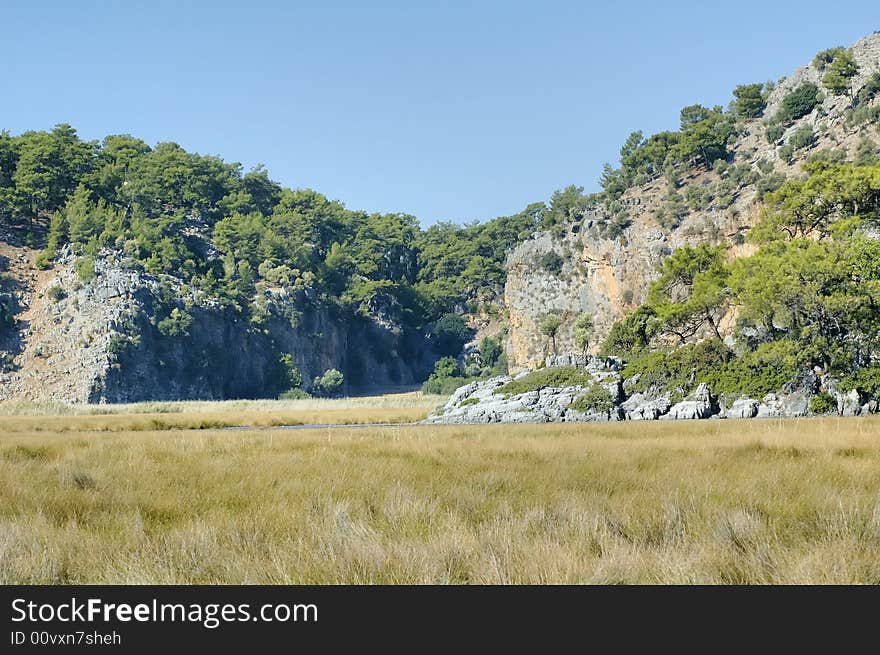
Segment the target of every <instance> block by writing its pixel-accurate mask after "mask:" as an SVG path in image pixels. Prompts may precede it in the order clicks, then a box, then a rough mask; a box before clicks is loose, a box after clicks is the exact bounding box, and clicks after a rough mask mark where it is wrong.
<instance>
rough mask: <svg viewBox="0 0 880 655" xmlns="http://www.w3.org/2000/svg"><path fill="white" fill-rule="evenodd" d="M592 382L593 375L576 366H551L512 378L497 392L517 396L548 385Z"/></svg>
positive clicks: (573, 384)
mask: <svg viewBox="0 0 880 655" xmlns="http://www.w3.org/2000/svg"><path fill="white" fill-rule="evenodd" d="M591 384H593V378H592V376H590V374H589V373H587V372H586V371H584V370H582V369H579V368H577V367H576V366H550V367H547V368H542V369H538V370H537V371H533V372H532V373H529V374H528V375H525V376H523V377H521V378H519V379H518V380H511V381H510V382H508V383H507V384H505V385H503V386H500V387H498V388H497V389H496V390H495V393H503V394H507V395H510V396H515V395H517V394H521V393H526V392H528V391H538V390H540V389H544V388H546V387H574V386H582V387H586V386H589V385H591Z"/></svg>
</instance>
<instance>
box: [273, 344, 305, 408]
mask: <svg viewBox="0 0 880 655" xmlns="http://www.w3.org/2000/svg"><path fill="white" fill-rule="evenodd" d="M278 366H279V368H280V369H281V370H280V374H281V385H279V386H281V387H282V388H283V389H284V391H283V393H282V397H283V398H295V397H299V396H285V395H284V394H290V393H293V392H297V391H302V389H300V388H299V387H301V386H302V383H303V377H302V374H301V373H300V372H299V369H297V368H296V366H294V364H293V355H291V354H290V353H282V354H281V356H280V357H278ZM303 393H305V392H304V391H303ZM306 396H308V394H306Z"/></svg>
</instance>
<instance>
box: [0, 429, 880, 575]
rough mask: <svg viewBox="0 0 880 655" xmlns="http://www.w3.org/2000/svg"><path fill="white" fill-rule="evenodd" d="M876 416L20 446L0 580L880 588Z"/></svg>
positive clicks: (2, 472) (7, 445)
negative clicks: (846, 584) (876, 585)
mask: <svg viewBox="0 0 880 655" xmlns="http://www.w3.org/2000/svg"><path fill="white" fill-rule="evenodd" d="M878 552H880V421H878V419H876V418H865V419H836V418H831V419H811V420H803V421H800V420H788V421H775V420H768V421H757V420H753V421H711V422H710V421H699V422H698V421H694V422H657V423H642V424H602V425H565V424H562V425H541V426H535V425H503V426H497V425H496V426H376V427H370V428H359V429H353V428H338V429H332V430H328V429H312V430H310V429H304V430H295V431H290V430H288V431H285V430H259V431H247V430H242V431H232V432H230V431H224V432H220V431H211V430H204V431H178V430H164V431H158V432H150V431H139V432H103V433H99V432H76V431H71V432H66V433H63V434H54V433H48V432H18V433H12V434H9V433H7V434H4V435H3V436H2V438H0V583H7V584H8V583H383V582H384V583H434V582H436V583H522V582H530V583H563V582H572V583H581V582H586V583H806V582H812V583H838V582H839V583H844V582H855V583H880V556H878Z"/></svg>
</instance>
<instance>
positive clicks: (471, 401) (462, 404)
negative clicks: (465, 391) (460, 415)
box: [458, 398, 480, 407]
mask: <svg viewBox="0 0 880 655" xmlns="http://www.w3.org/2000/svg"><path fill="white" fill-rule="evenodd" d="M478 402H480V399H479V398H465V399H464V400H462V401H461V402H460V403H458V406H459V407H467V406H468V405H476V404H477V403H478Z"/></svg>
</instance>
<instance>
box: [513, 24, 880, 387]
mask: <svg viewBox="0 0 880 655" xmlns="http://www.w3.org/2000/svg"><path fill="white" fill-rule="evenodd" d="M852 53H853V55H854V57H855V59H856V61H857V63H858V65H859V67H860V68H859V73H858V75H857V76H856V77H855V78H854V79H853V81H852V88H853V89H854V92H856V93H857V92H858V90H859V89H860V88H862V87H863V86H864V85H865V84H866V83H867V82H868V80H869V79H870V78H871V77H872V76H873V75H874V74H875V73H877V72H878V71H880V33H875V34H873V35H871V36H869V37H866V38H864V39H861V40H859V41H857V42H856V43H855V44H853V46H852ZM822 74H823V73H822V72H820V71H819V70H818V69H817V68H816V67H815V66H813V65H808V66H805V67H803V68H800V69H798V70H797V71H795V73H794V74H793V75H791V76H790V77H788V78H783V79H782V80H780V81H779V83H778V84H777V86H776V87H775V89H774V90H773V91H772V93H771V94H770V96H769V98H768V102H767V108H766V109H765V111H764V116H765V117H769V116H773V115H774V114H775V113H776V112H777V111H778V110H779V108H780V105H781V103H782V99H783V98H784V97H785V96H786V94H788V93H789V92H791V91H793V90H794V89H796V88H798V87H799V86H800V85H801V84H803V83H805V82H811V83H814V84H816V85H819V84H820V80H821V77H822ZM851 102H852V101H851V98H850V97H848V96H846V95H832V94H829V93H826V94H824V97H823V99H822V100H821V102H819V103H818V105H817V106H816V107H815V108H814V109H813V110H812V111H811V112H810V113H808V114H807V115H805V116H803V117H801V118H799V119H798V120H795V121H794V122H793V123H792V124H791V125H790V126H788V127H787V128H786V129H785V130H784V132H783V133H782V134H781V135H780V136H779V137H778V138H776V139H774V140H772V141H770V140H768V138H767V136H766V119H764V118H757V119H752V120H748V121H745V122H743V123H742V124H741V125H739V130H738V133H737V135H736V137H735V140H734V142H733V143H732V145H731V146H730V147H729V150H730V152H731V153H732V155H733V156H732V158H731V160H730V161H728V162H725V165H724V166H721V167H701V168H696V169H692V170H689V171H687V172H686V173H685V174H684V175H683V176H682V178H681V179H680V180H679V181H678V183H677V185H675V186H676V187H677V188H674V189H670V185H669V183H668V181H667V180H665V179H664V178H663V177H662V176H660V177H657V178H655V179H653V180H651V181H649V182H647V183H645V184H642V185H640V186H636V187H633V188H631V189H629V190H628V191H627V192H626V193H625V194H624V195H623V197H622V198H621V199H620V209H619V211H618V214H617V215H616V216H615V215H612V214H611V213H610V212H609V210H608V209H607V208H605V207H603V206H600V205H597V206H593V207H590V208H588V209H587V211H586V212H585V213H584V214H583V215H581V216H576V217H574V218H573V219H571V220H569V221H567V222H566V223H565V224H563V225H561V226H559V227H558V229H557V230H555V232H554V233H551V232H543V233H539V234H536V235H535V236H534V237H533V238H532V239H530V240H528V241H526V242H524V243H523V244H521V245H520V246H519V247H518V248H516V249H515V250H514V251H513V252H512V253H511V254H510V256H509V258H508V262H507V268H508V275H507V284H506V287H505V295H504V297H505V304H506V306H507V310H508V312H509V323H510V330H509V333H508V339H507V353H508V361H509V363H510V366H511V368H512V370H514V371H517V370H521V369H523V368H528V367H534V366H536V365H538V364H539V363H540V362H541V361H542V360H543V359H544V356H545V355H546V354H548V352H549V348H550V344H549V342H548V339H547V337H546V336H543V335H542V334H541V332H540V330H539V324H540V322H541V320H542V318H543V317H544V316H546V315H547V313H548V312H551V311H557V312H559V313H560V314H561V316H562V318H563V324H562V326H561V328H560V330H559V333H558V335H557V337H556V342H557V344H556V346H557V349H558V350H559V351H560V352H565V351H571V350H573V349H574V344H573V338H572V331H573V327H574V321H575V320H576V319H577V317H578V315H579V314H580V313H581V312H585V311H586V312H591V313H592V314H593V315H594V322H595V324H596V335H595V337H594V342H595V343H596V344H598V343H599V342H600V341H601V339H602V338H604V336H605V335H607V333H608V330H609V329H610V327H611V325H612V324H613V323H614V322H615V321H616V320H618V319H620V318H621V317H622V316H623V315H624V313H625V312H626V311H627V310H629V309H632V308H634V307H636V306H638V305H639V304H640V303H642V302H643V301H644V300H645V297H646V294H647V289H648V285H649V283H650V282H651V280H652V279H654V278H655V277H656V275H657V270H658V266H659V264H660V263H661V262H662V261H663V259H664V258H665V257H666V256H667V255H669V254H671V253H672V252H673V251H674V250H675V249H677V248H679V247H681V246H683V245H687V244H700V243H716V242H722V243H726V244H727V245H728V246H729V254H730V257H737V256H741V255H743V254H750V253H751V248H750V246H749V245H748V244H745V243H744V235H745V234H746V233H747V232H748V230H749V228H750V227H751V226H752V225H753V224H754V222H755V219H756V218H757V217H758V212H759V206H758V202H757V197H758V194H759V192H760V189H761V187H762V180H763V181H765V182H769V181H770V180H772V179H773V178H772V176H776V177H777V178H778V177H779V175H780V174H782V175H785V176H789V177H791V176H796V175H799V174H800V166H801V164H802V163H803V162H804V161H805V160H807V159H808V158H809V157H811V156H815V155H816V154H817V153H820V152H823V151H831V152H833V153H834V155H835V156H841V155H843V154H845V156H847V157H848V158H850V159H852V157H853V156H854V154H855V152H856V149H857V147H858V146H859V144H861V143H862V142H863V141H865V140H867V141H869V142H871V143H874V144H875V146H876V144H877V142H878V141H880V137H878V132H877V127H878V121H877V118H876V114H877V113H878V112H876V111H875V112H874V113H873V114H868V119H867V120H864V121H862V122H857V121H853V120H851V116H849V115H848V110H849V108H850V106H851ZM878 105H880V99H876V98H875V99H874V100H873V101H872V102H871V103H870V104H869V105H868V106H866V107H865V108H864V109H873V108H876V107H877V106H878ZM804 126H809V127H810V128H812V130H813V132H814V135H815V140H814V141H813V142H812V143H810V144H809V145H807V146H806V147H802V148H800V149H796V150H794V151H793V152H791V153H788V152H786V151H785V149H784V148H782V147H780V146H782V145H783V144H785V143H788V142H789V140H790V138H791V137H792V135H793V134H794V133H795V132H797V131H798V130H799V129H801V128H803V127H804ZM789 154H790V156H789V157H786V156H785V155H789ZM673 193H674V194H677V196H678V197H679V198H681V199H685V198H687V199H688V202H687V205H686V206H681V204H680V203H679V204H678V205H674V204H672V203H671V196H672V195H673ZM670 214H674V216H672V217H670ZM615 223H616V225H617V226H618V227H617V228H615V227H614V225H615ZM627 223H628V225H627ZM551 251H552V252H555V253H556V254H557V255H559V256H560V257H561V258H562V261H563V264H562V268H561V270H560V271H558V272H551V271H548V270H546V269H545V268H544V267H542V265H541V264H540V258H541V256H542V255H544V254H545V253H548V252H551ZM595 347H596V346H595V345H594V346H593V350H595Z"/></svg>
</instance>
